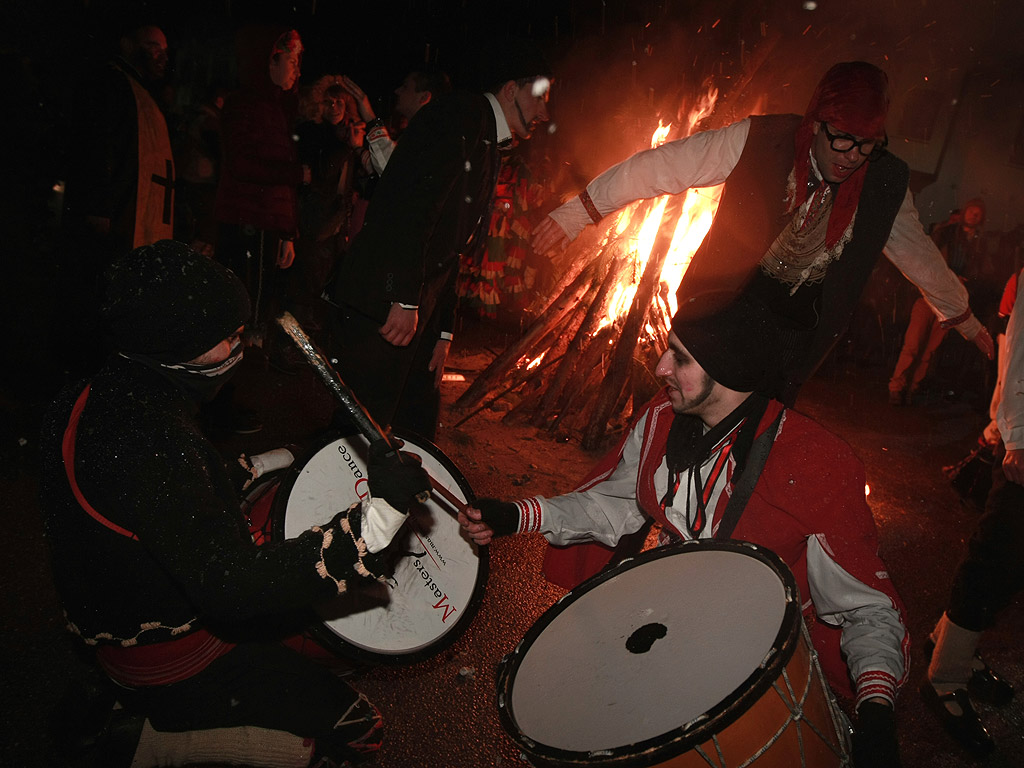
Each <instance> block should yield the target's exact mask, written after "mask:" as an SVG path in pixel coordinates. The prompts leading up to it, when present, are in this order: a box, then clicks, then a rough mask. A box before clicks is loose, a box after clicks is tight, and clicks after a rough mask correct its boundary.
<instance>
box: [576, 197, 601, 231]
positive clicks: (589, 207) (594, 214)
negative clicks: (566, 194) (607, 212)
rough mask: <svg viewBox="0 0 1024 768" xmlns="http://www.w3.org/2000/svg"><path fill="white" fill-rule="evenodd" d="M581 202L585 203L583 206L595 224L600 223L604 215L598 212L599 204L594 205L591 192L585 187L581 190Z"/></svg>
mask: <svg viewBox="0 0 1024 768" xmlns="http://www.w3.org/2000/svg"><path fill="white" fill-rule="evenodd" d="M580 202H581V203H583V207H584V209H586V211H587V215H588V216H590V220H591V221H593V222H594V223H595V224H600V223H601V219H603V218H604V217H603V216H602V215H601V214H600V213H599V212H598V210H597V206H596V205H594V201H593V200H591V199H590V193H588V192H587V190H585V189H584V190H583V191H582V192H580Z"/></svg>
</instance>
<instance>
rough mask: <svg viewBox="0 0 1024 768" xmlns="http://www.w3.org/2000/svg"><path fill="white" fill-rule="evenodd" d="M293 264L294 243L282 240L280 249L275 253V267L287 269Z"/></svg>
mask: <svg viewBox="0 0 1024 768" xmlns="http://www.w3.org/2000/svg"><path fill="white" fill-rule="evenodd" d="M294 262H295V243H293V242H292V241H291V240H282V241H281V247H280V248H279V249H278V251H277V266H278V268H279V269H288V267H290V266H291V265H292V264H293V263H294Z"/></svg>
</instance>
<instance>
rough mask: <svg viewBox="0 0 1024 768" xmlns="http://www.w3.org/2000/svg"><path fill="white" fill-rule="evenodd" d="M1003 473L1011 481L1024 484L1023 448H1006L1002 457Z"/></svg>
mask: <svg viewBox="0 0 1024 768" xmlns="http://www.w3.org/2000/svg"><path fill="white" fill-rule="evenodd" d="M1003 474H1004V475H1006V479H1007V480H1009V481H1010V482H1011V483H1016V484H1017V485H1024V448H1016V449H1014V450H1012V451H1011V450H1009V449H1007V451H1006V455H1005V456H1004V457H1003Z"/></svg>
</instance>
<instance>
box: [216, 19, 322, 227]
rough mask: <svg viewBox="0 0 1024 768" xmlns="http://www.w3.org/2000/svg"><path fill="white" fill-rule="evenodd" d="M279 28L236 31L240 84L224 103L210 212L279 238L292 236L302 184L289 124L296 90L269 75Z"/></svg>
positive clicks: (295, 109)
mask: <svg viewBox="0 0 1024 768" xmlns="http://www.w3.org/2000/svg"><path fill="white" fill-rule="evenodd" d="M287 31H288V30H287V28H284V27H250V28H247V29H244V30H242V31H241V32H240V33H239V35H238V42H237V51H238V70H239V81H240V83H241V87H240V88H239V90H238V91H236V92H235V93H233V94H231V95H229V96H228V98H227V99H226V100H225V102H224V112H223V115H222V117H221V135H222V143H223V170H222V172H221V178H220V183H219V184H218V186H217V198H216V202H215V204H214V215H215V216H216V218H217V220H218V221H220V222H221V223H224V224H233V225H249V226H252V227H254V228H255V229H261V230H269V231H271V232H275V233H277V234H279V235H281V236H284V237H294V236H295V235H296V234H297V227H298V215H297V202H296V199H297V198H296V194H297V189H298V187H299V186H300V185H301V184H302V165H301V164H300V163H299V160H298V156H297V153H296V147H295V142H294V140H293V139H292V128H293V126H294V123H295V120H296V117H297V114H298V107H297V100H296V97H295V90H294V89H292V90H291V91H282V90H281V89H280V88H279V87H278V86H276V85H275V84H274V83H273V82H272V81H271V79H270V72H269V66H270V56H271V53H272V51H273V48H274V43H275V42H276V41H277V39H278V38H279V37H280V36H281V35H282V34H284V33H285V32H287Z"/></svg>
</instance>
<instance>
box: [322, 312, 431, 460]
mask: <svg viewBox="0 0 1024 768" xmlns="http://www.w3.org/2000/svg"><path fill="white" fill-rule="evenodd" d="M379 330H380V323H378V322H377V321H376V320H373V319H371V318H368V317H365V316H364V315H361V314H359V313H358V312H353V311H352V310H351V309H348V308H345V307H341V308H338V309H337V311H336V312H334V313H333V317H332V321H331V344H330V350H331V352H330V354H331V357H333V358H336V359H337V361H338V362H337V363H336V364H335V368H336V369H337V371H338V373H339V375H340V376H341V378H342V380H343V381H344V382H345V384H346V385H347V386H348V387H349V388H350V389H351V390H352V391H353V392H354V393H355V396H356V398H357V399H358V400H359V402H360V403H361V404H362V405H363V407H364V408H365V409H366V410H367V411H368V412H369V413H370V415H371V416H372V417H373V419H374V420H375V421H376V422H377V423H378V424H379V425H380V426H381V427H383V428H386V427H388V426H391V427H392V428H394V429H396V430H398V431H405V432H414V433H416V434H417V435H419V436H421V437H425V438H427V439H428V440H433V439H434V435H435V433H436V431H437V418H438V413H439V410H440V402H441V401H440V390H439V389H438V388H437V387H436V386H435V385H434V374H433V372H429V371H427V366H428V365H429V364H430V358H431V356H432V355H433V352H434V345H435V343H436V341H435V339H436V337H437V336H438V334H437V332H436V330H435V328H434V324H433V323H430V322H428V323H427V324H426V327H420V328H419V329H418V330H417V332H416V335H415V336H414V337H413V340H412V342H411V343H410V344H409V346H407V347H396V346H394V345H393V344H390V343H389V342H387V341H385V340H384V339H383V338H382V337H381V335H380V333H379Z"/></svg>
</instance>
